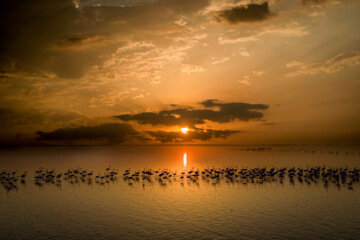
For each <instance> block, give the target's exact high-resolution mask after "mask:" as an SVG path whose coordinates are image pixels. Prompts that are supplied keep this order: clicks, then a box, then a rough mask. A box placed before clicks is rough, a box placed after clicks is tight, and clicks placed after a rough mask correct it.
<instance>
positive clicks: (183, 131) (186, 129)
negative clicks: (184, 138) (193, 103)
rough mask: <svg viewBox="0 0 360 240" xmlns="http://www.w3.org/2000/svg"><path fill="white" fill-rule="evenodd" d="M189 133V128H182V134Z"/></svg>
mask: <svg viewBox="0 0 360 240" xmlns="http://www.w3.org/2000/svg"><path fill="white" fill-rule="evenodd" d="M188 131H189V129H188V128H187V127H183V128H181V132H182V133H185V134H186V133H188Z"/></svg>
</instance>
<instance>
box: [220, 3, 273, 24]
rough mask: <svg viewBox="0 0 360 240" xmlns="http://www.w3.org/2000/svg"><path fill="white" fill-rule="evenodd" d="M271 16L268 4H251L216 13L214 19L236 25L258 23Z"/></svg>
mask: <svg viewBox="0 0 360 240" xmlns="http://www.w3.org/2000/svg"><path fill="white" fill-rule="evenodd" d="M272 15H273V14H272V13H271V12H270V9H269V3H268V2H264V3H262V4H256V3H251V4H248V5H245V6H237V7H233V8H230V9H226V10H222V11H218V12H217V13H216V19H217V20H218V21H219V22H223V21H225V22H227V23H230V24H238V23H242V22H260V21H264V20H266V19H268V18H269V17H271V16H272Z"/></svg>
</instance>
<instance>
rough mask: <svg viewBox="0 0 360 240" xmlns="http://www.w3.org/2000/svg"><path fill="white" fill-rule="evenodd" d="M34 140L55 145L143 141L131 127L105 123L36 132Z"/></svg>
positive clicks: (122, 124)
mask: <svg viewBox="0 0 360 240" xmlns="http://www.w3.org/2000/svg"><path fill="white" fill-rule="evenodd" d="M36 134H37V136H38V137H37V138H36V140H38V141H41V142H55V143H72V144H73V143H79V142H85V143H88V142H92V141H95V142H97V143H99V142H105V143H109V144H118V143H123V142H125V141H126V140H131V139H143V140H144V139H145V138H143V137H141V136H140V134H139V132H137V131H136V130H135V129H134V128H133V127H132V126H130V125H128V124H124V123H107V124H103V125H98V126H93V127H76V128H60V129H57V130H55V131H52V132H42V131H38V132H37V133H36Z"/></svg>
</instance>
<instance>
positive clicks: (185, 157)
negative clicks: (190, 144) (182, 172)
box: [183, 152, 187, 168]
mask: <svg viewBox="0 0 360 240" xmlns="http://www.w3.org/2000/svg"><path fill="white" fill-rule="evenodd" d="M183 163H184V168H186V164H187V154H186V152H185V153H184V156H183Z"/></svg>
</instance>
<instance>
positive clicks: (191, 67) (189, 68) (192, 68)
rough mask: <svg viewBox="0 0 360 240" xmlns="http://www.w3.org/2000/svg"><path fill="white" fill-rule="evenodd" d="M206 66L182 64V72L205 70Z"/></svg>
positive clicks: (189, 72)
mask: <svg viewBox="0 0 360 240" xmlns="http://www.w3.org/2000/svg"><path fill="white" fill-rule="evenodd" d="M204 71H205V70H204V68H203V67H202V66H197V65H191V64H182V65H181V72H182V73H185V74H191V73H199V72H204Z"/></svg>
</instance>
